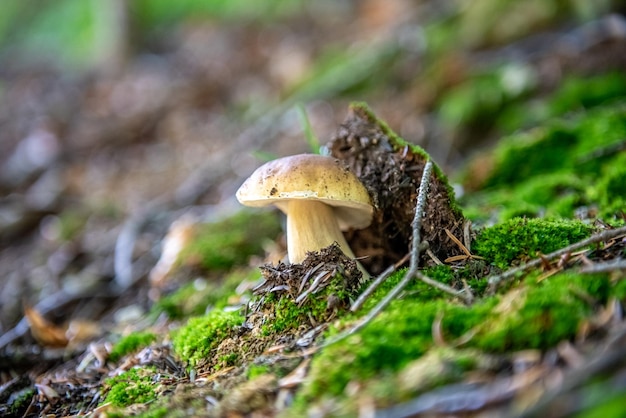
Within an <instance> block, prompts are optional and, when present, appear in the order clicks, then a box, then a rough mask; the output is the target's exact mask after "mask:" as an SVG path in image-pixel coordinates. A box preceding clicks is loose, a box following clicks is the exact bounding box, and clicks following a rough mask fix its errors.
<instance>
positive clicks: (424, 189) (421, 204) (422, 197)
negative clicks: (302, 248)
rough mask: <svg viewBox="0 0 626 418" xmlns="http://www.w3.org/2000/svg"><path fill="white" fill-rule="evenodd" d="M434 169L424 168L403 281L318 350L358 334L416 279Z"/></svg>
mask: <svg viewBox="0 0 626 418" xmlns="http://www.w3.org/2000/svg"><path fill="white" fill-rule="evenodd" d="M432 168H433V163H432V161H431V160H428V161H427V162H426V165H425V166H424V172H423V173H422V180H421V181H420V187H419V192H418V194H417V205H416V207H415V217H414V218H413V222H412V227H413V242H412V245H413V246H412V251H411V264H410V266H409V270H408V271H407V272H406V274H405V275H404V277H403V278H402V280H400V282H399V283H398V284H397V285H396V286H395V287H394V288H393V289H391V291H390V292H389V293H388V294H387V295H385V297H384V298H383V299H382V300H381V301H380V302H378V305H376V306H375V307H374V308H373V309H372V310H371V311H369V313H368V314H367V315H365V316H364V317H363V318H362V319H361V320H360V321H359V323H357V324H356V325H355V326H354V327H352V328H350V329H349V330H347V331H345V332H342V333H341V334H338V335H336V336H335V337H334V338H330V339H329V340H327V341H326V342H325V343H324V344H322V345H320V346H319V347H318V349H320V348H322V347H326V346H329V345H331V344H334V343H336V342H338V341H341V340H343V339H344V338H346V337H348V336H350V335H352V334H354V333H356V332H358V331H359V330H361V329H362V328H363V327H364V326H365V325H367V324H368V323H369V322H371V321H372V320H373V319H374V318H375V317H376V316H378V314H380V313H381V312H382V311H383V310H384V309H385V308H386V307H387V305H389V303H391V301H392V300H394V299H395V298H396V297H397V296H398V294H399V293H400V292H401V291H402V290H403V289H404V288H405V287H406V285H407V284H408V283H409V281H411V279H413V277H415V273H417V268H418V265H419V255H420V254H419V253H420V245H419V244H420V241H421V234H420V231H421V229H422V217H423V216H424V210H425V207H426V196H427V195H428V187H429V183H428V181H429V179H430V173H431V171H432Z"/></svg>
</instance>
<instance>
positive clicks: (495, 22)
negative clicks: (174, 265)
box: [0, 0, 626, 331]
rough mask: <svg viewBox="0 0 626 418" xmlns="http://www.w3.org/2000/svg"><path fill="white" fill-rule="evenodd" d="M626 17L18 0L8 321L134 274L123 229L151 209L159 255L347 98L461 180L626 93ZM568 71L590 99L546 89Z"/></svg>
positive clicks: (374, 2) (325, 132) (9, 90)
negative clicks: (540, 127) (551, 123)
mask: <svg viewBox="0 0 626 418" xmlns="http://www.w3.org/2000/svg"><path fill="white" fill-rule="evenodd" d="M625 9H626V7H625V5H624V2H623V1H617V0H613V1H612V0H597V1H593V2H591V1H587V0H527V1H524V2H519V1H514V0H476V1H453V0H437V1H432V0H431V1H428V0H422V1H418V0H414V1H409V0H363V1H351V0H337V1H315V2H307V1H303V0H264V1H254V2H252V1H246V0H204V1H201V0H178V1H176V2H165V1H159V0H106V1H105V0H91V1H87V0H56V1H41V0H3V1H2V2H1V3H0V244H1V248H0V306H1V308H0V310H1V312H0V317H2V321H1V323H0V331H6V330H7V329H8V328H9V327H10V326H11V324H14V323H15V322H16V321H17V320H18V319H19V318H20V317H21V300H22V298H23V297H24V295H25V294H26V295H29V296H28V297H29V298H32V300H33V301H36V300H39V299H41V295H48V294H54V292H57V291H59V290H60V289H66V290H67V289H72V288H73V287H77V288H80V287H83V286H86V283H89V282H90V281H98V280H101V278H102V277H103V276H104V277H112V276H115V275H118V276H119V274H120V272H119V270H117V271H116V265H115V264H116V260H114V255H113V254H114V248H115V246H116V243H117V245H119V241H118V237H119V236H120V234H121V233H122V232H123V226H124V224H125V221H126V220H127V219H128V218H129V217H133V216H143V215H145V214H146V212H149V211H150V210H153V212H155V213H157V215H155V216H153V217H150V216H145V219H146V222H152V223H153V224H154V225H156V226H154V225H153V226H154V228H153V229H150V228H144V232H145V233H143V234H141V235H140V236H139V237H138V238H137V241H136V242H133V246H132V247H131V249H132V248H134V251H135V252H134V253H133V251H130V254H131V255H132V254H135V255H137V254H146V253H147V254H150V255H151V257H152V258H150V259H149V262H147V263H146V265H153V264H154V261H155V259H156V256H157V254H158V251H157V249H155V248H156V247H155V242H158V241H159V239H160V238H161V237H162V236H163V234H164V233H165V230H166V229H167V227H168V226H169V224H170V222H171V220H172V219H173V218H175V216H170V217H168V218H165V219H164V218H158V213H160V212H167V211H170V213H172V211H173V213H175V214H176V215H180V213H179V212H176V211H177V210H184V208H188V207H191V206H195V207H200V208H201V210H200V212H201V213H203V215H202V216H205V217H206V218H211V216H212V213H214V212H216V211H220V210H222V211H230V210H232V209H233V208H234V207H235V206H236V204H235V203H233V195H234V192H235V190H236V189H237V187H238V186H239V184H240V183H241V182H242V180H243V178H245V177H246V176H247V175H248V174H250V173H251V172H252V171H253V169H254V168H256V167H257V166H258V165H260V164H261V163H262V162H264V161H265V160H267V159H269V158H272V157H273V156H283V155H288V154H294V153H300V152H310V151H317V149H316V147H317V146H316V145H312V144H311V143H310V142H308V141H307V139H306V138H307V134H309V135H308V136H309V137H311V135H310V134H314V136H315V137H317V139H318V141H319V143H321V144H322V145H323V144H324V143H325V142H327V141H328V140H329V139H330V138H331V137H332V135H333V132H335V131H336V130H337V128H338V127H339V125H340V124H341V122H342V120H343V119H344V118H345V116H346V112H347V106H348V104H349V103H350V102H351V101H355V100H358V101H365V102H367V103H368V104H369V106H370V107H371V108H372V109H373V111H374V112H375V113H376V114H377V115H378V116H379V117H380V118H381V119H382V120H384V121H386V122H387V123H388V125H389V126H390V127H391V128H392V129H393V130H395V131H396V132H398V133H399V134H400V135H401V136H403V137H404V138H405V139H406V140H408V141H410V142H412V143H415V144H419V145H421V146H422V147H424V148H425V149H426V150H427V151H428V152H429V153H431V155H432V156H433V157H434V159H435V161H436V162H437V163H438V164H439V165H440V166H442V168H443V169H444V171H446V172H447V173H449V174H450V175H451V176H452V177H453V178H454V177H455V175H456V173H458V172H460V170H461V169H462V168H463V167H464V166H465V164H466V162H467V161H468V159H470V158H471V157H473V156H474V155H475V154H477V153H479V152H480V151H481V150H485V149H486V150H488V149H489V148H490V147H491V146H492V144H493V143H494V141H495V140H496V139H497V138H499V137H501V136H502V135H506V134H509V133H511V132H514V131H516V130H519V129H524V128H525V127H529V126H533V124H536V123H537V122H538V121H541V120H545V119H546V118H548V117H551V116H555V115H559V114H563V113H565V112H567V111H570V110H572V109H576V108H577V107H580V106H593V105H594V104H595V103H599V102H602V101H604V100H607V99H608V98H610V97H611V96H612V95H622V96H623V94H624V92H625V91H626V83H625V82H624V77H623V71H624V69H626V24H624V18H623V15H622V14H621V13H622V12H623V11H624V10H625ZM604 74H616V76H614V77H613V78H611V79H609V81H607V82H605V83H604V84H601V85H599V87H598V88H597V89H595V90H593V91H590V92H589V94H590V97H588V100H587V101H585V102H584V103H583V102H582V101H580V99H579V98H580V97H581V96H580V92H581V91H585V85H586V84H585V81H584V80H586V79H587V78H589V77H594V76H597V75H604ZM564 83H570V84H571V86H572V87H571V89H573V90H574V91H576V92H578V93H576V95H574V96H567V95H565V96H558V97H556V98H554V97H553V96H550V95H551V93H552V92H554V91H555V89H556V88H557V86H561V85H563V84H564ZM568 85H569V84H568ZM548 97H549V98H550V99H547V98H548ZM571 97H575V99H571ZM572 100H574V102H572ZM471 186H472V185H471V184H467V185H466V187H467V188H471ZM137 214H139V215H137ZM142 214H143V215H142ZM135 244H136V245H135ZM117 268H119V266H117ZM140 273H141V269H140ZM140 273H138V274H140ZM144 273H145V271H144ZM61 278H63V279H62V280H61Z"/></svg>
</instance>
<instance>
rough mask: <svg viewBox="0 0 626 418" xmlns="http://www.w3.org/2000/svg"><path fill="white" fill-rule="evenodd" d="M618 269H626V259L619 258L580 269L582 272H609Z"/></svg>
mask: <svg viewBox="0 0 626 418" xmlns="http://www.w3.org/2000/svg"><path fill="white" fill-rule="evenodd" d="M616 270H626V260H624V259H617V260H612V261H606V262H604V263H595V264H592V265H590V266H585V267H583V268H581V269H580V272H581V273H607V272H610V271H616Z"/></svg>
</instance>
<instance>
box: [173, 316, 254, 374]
mask: <svg viewBox="0 0 626 418" xmlns="http://www.w3.org/2000/svg"><path fill="white" fill-rule="evenodd" d="M242 322H243V317H242V316H241V314H240V313H239V312H225V311H223V310H219V309H215V310H212V311H211V312H209V313H208V314H207V315H204V316H199V317H193V318H190V319H189V321H187V324H186V325H184V326H183V327H182V328H180V329H179V330H177V331H176V332H175V333H174V337H173V340H172V344H173V347H174V351H175V352H176V353H177V354H178V355H179V356H180V357H181V359H182V360H183V361H185V362H186V363H187V364H189V365H190V366H191V367H194V366H195V365H197V364H198V362H199V361H200V360H202V359H205V358H207V357H209V356H210V354H211V350H213V349H214V348H215V347H217V346H218V345H219V343H220V342H221V341H222V340H223V339H224V338H226V337H227V336H228V335H229V334H230V333H231V332H232V331H233V328H234V327H236V326H238V325H241V324H242Z"/></svg>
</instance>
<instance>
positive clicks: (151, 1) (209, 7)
mask: <svg viewBox="0 0 626 418" xmlns="http://www.w3.org/2000/svg"><path fill="white" fill-rule="evenodd" d="M302 3H303V1H302V0H265V1H262V2H249V1H246V0H211V1H205V0H178V1H175V2H164V1H158V0H133V1H120V0H107V1H98V0H94V1H84V0H56V1H54V2H52V1H47V2H41V1H35V0H4V1H2V2H0V53H6V52H7V51H10V52H13V53H18V55H19V58H20V59H25V60H30V59H37V60H40V59H44V60H48V61H50V62H53V63H56V64H58V65H61V66H63V67H65V68H69V69H81V68H85V67H87V68H88V67H90V66H92V65H94V64H97V63H98V61H99V60H101V59H102V55H103V54H104V55H106V54H108V53H109V51H107V50H106V49H107V48H108V47H109V46H110V45H109V42H110V41H111V40H110V39H109V38H115V37H118V36H119V32H120V31H122V30H124V28H122V27H121V26H122V25H123V24H124V23H125V22H124V21H123V20H124V19H125V18H127V22H128V24H129V25H131V26H132V30H127V29H126V30H125V33H126V34H127V35H128V36H132V37H133V38H134V39H132V40H131V39H124V40H123V41H124V42H127V43H129V44H130V43H133V44H134V43H139V44H141V43H142V42H144V41H145V40H147V39H150V38H151V37H152V36H154V35H155V34H159V33H162V32H163V31H164V30H169V31H171V30H172V29H173V28H175V27H176V26H177V25H178V24H180V23H181V22H185V21H189V20H191V19H201V18H214V19H221V20H228V21H233V20H239V21H241V20H243V21H246V20H252V19H254V20H256V21H261V22H268V21H272V20H274V19H278V18H281V17H285V16H289V15H291V14H293V13H295V12H296V11H298V10H299V9H300V6H301V5H302ZM120 16H123V17H122V18H120ZM116 19H118V20H116ZM125 47H128V45H125Z"/></svg>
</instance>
